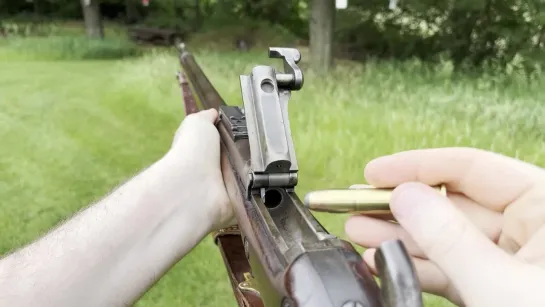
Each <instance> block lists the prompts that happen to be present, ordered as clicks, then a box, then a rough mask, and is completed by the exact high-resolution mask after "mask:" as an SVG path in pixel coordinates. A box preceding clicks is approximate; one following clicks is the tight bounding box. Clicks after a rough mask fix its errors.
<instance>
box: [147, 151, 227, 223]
mask: <svg viewBox="0 0 545 307" xmlns="http://www.w3.org/2000/svg"><path fill="white" fill-rule="evenodd" d="M195 160H196V159H195V157H194V155H192V154H191V152H189V151H188V150H186V149H185V148H179V147H174V148H171V149H170V150H169V151H168V152H167V153H166V154H165V155H164V156H163V157H162V158H161V159H160V160H159V161H158V162H157V163H158V164H160V169H161V170H160V171H159V172H160V173H161V174H162V176H164V177H165V178H169V180H168V183H164V184H165V185H167V186H168V187H164V188H167V189H168V191H165V193H166V194H167V195H168V194H170V192H169V191H171V192H172V193H171V194H170V195H169V196H168V199H169V200H172V203H173V204H172V205H173V206H175V214H173V215H172V217H173V218H175V219H189V220H191V221H192V222H193V221H195V222H196V221H198V222H199V225H195V227H199V230H201V229H204V231H205V232H206V233H210V232H211V231H212V230H213V229H214V227H215V223H216V221H218V220H219V219H220V217H219V216H220V212H218V208H217V206H215V203H216V202H217V200H216V199H215V198H217V197H216V193H215V191H211V190H212V189H213V188H212V187H210V183H209V182H210V174H209V173H207V170H208V168H207V167H202V163H199V161H195ZM162 188H163V187H162V186H159V187H158V189H159V190H161V189H162ZM192 224H193V223H192Z"/></svg>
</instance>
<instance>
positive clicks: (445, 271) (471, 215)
mask: <svg viewBox="0 0 545 307" xmlns="http://www.w3.org/2000/svg"><path fill="white" fill-rule="evenodd" d="M365 178H366V180H367V181H368V183H369V184H371V185H373V186H375V187H384V188H393V187H395V189H394V191H393V194H392V199H391V204H390V209H391V211H392V214H393V216H394V217H395V219H396V220H397V222H398V223H399V224H397V223H393V222H390V221H388V220H384V219H380V218H376V217H371V216H363V215H354V216H352V217H351V218H349V220H348V221H347V223H346V225H345V229H346V232H347V235H348V236H349V238H350V239H351V240H352V241H354V242H355V243H357V244H359V245H361V246H363V247H366V248H368V249H367V250H366V251H365V253H364V259H365V261H366V262H367V263H368V264H369V266H370V267H371V269H372V270H373V271H374V273H375V274H376V273H377V272H376V266H375V263H374V259H375V257H374V253H375V248H376V247H378V246H380V244H381V243H382V242H385V241H388V240H392V239H400V240H402V241H403V242H404V244H405V246H406V247H407V250H408V252H409V253H410V254H411V256H412V257H413V262H414V265H415V267H416V271H417V274H418V278H419V280H420V283H421V287H422V290H423V291H425V292H428V293H432V294H436V295H440V296H443V297H446V298H447V299H449V300H450V301H452V302H453V303H455V304H458V305H465V306H545V292H544V291H543V285H545V170H544V169H542V168H539V167H537V166H534V165H531V164H528V163H525V162H522V161H519V160H516V159H512V158H509V157H506V156H503V155H499V154H496V153H492V152H487V151H483V150H478V149H473V148H440V149H424V150H413V151H407V152H401V153H397V154H394V155H390V156H385V157H381V158H378V159H375V160H373V161H371V162H370V163H369V164H368V165H367V167H366V169H365ZM439 184H445V185H446V187H447V191H448V196H446V197H445V196H443V195H441V194H439V193H437V192H436V191H435V190H434V189H433V188H431V187H430V186H434V185H439Z"/></svg>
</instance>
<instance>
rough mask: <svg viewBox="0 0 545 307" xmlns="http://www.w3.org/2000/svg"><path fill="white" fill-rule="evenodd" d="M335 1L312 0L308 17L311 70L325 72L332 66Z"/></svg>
mask: <svg viewBox="0 0 545 307" xmlns="http://www.w3.org/2000/svg"><path fill="white" fill-rule="evenodd" d="M334 22H335V0H312V4H311V16H310V25H309V27H310V57H311V59H310V60H311V65H312V68H313V69H315V70H317V71H320V72H327V71H328V70H329V69H331V67H332V66H333V52H332V50H333V26H334Z"/></svg>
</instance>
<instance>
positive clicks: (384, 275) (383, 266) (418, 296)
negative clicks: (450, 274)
mask: <svg viewBox="0 0 545 307" xmlns="http://www.w3.org/2000/svg"><path fill="white" fill-rule="evenodd" d="M375 263H376V267H377V270H378V275H379V277H380V284H381V295H382V299H383V301H384V303H385V306H387V307H422V292H421V290H420V283H419V281H418V277H417V276H416V271H415V268H414V265H413V263H412V261H411V257H410V256H409V254H408V253H407V250H406V249H405V246H404V245H403V243H402V242H401V241H399V240H392V241H387V242H384V243H382V244H381V246H380V247H379V248H378V249H377V251H376V253H375Z"/></svg>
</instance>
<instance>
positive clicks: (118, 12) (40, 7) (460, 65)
mask: <svg viewBox="0 0 545 307" xmlns="http://www.w3.org/2000/svg"><path fill="white" fill-rule="evenodd" d="M332 1H333V0H332ZM310 2H311V1H310V0H260V1H255V0H151V1H150V5H149V7H144V6H142V4H141V1H140V0H102V1H101V11H102V14H103V16H105V18H108V19H114V20H122V21H124V22H126V23H131V24H134V23H137V24H142V25H147V26H153V27H160V28H173V29H177V30H183V31H186V32H189V33H195V32H206V33H210V32H213V31H216V30H219V31H221V32H222V33H223V35H219V37H224V38H226V39H227V38H230V39H231V40H236V39H240V38H243V39H245V40H247V41H250V42H252V41H255V40H257V39H260V40H262V41H264V42H266V41H267V39H269V38H268V35H267V34H266V33H264V32H263V31H254V29H255V28H256V26H254V24H259V25H260V27H261V28H267V27H269V28H270V29H269V30H270V31H269V34H273V35H274V34H276V33H277V32H278V31H280V32H289V33H290V35H291V36H294V37H296V38H298V39H300V41H303V42H305V41H308V23H309V13H308V10H309V5H310ZM544 2H545V1H538V0H528V1H522V0H456V1H455V0H445V1H435V0H403V1H399V3H398V7H397V8H396V9H393V10H391V9H389V7H388V2H387V1H386V0H351V1H350V3H349V6H348V9H346V10H339V11H337V12H336V23H335V45H336V54H337V56H338V57H344V58H349V59H353V60H359V61H365V60H368V59H369V58H379V59H397V60H406V59H410V58H417V59H420V60H423V61H428V62H437V61H442V60H447V61H450V62H452V64H453V65H454V67H455V68H456V69H465V68H469V69H474V68H492V69H493V70H494V71H503V72H508V73H509V72H512V71H522V72H524V73H526V74H532V73H539V72H540V71H541V63H542V60H543V59H544V56H543V55H542V51H543V47H544V40H545V29H544V25H545V13H543V8H545V4H544ZM0 12H2V13H3V14H4V15H9V16H10V18H12V19H13V18H14V16H15V17H17V16H22V17H21V19H26V20H28V18H29V16H31V17H32V18H33V20H36V21H39V20H43V19H44V18H70V19H75V18H76V19H77V18H81V7H80V5H79V2H77V1H68V0H33V1H32V2H29V1H19V0H0ZM21 14H22V15H21ZM279 29H282V30H279ZM256 33H258V34H256Z"/></svg>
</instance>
